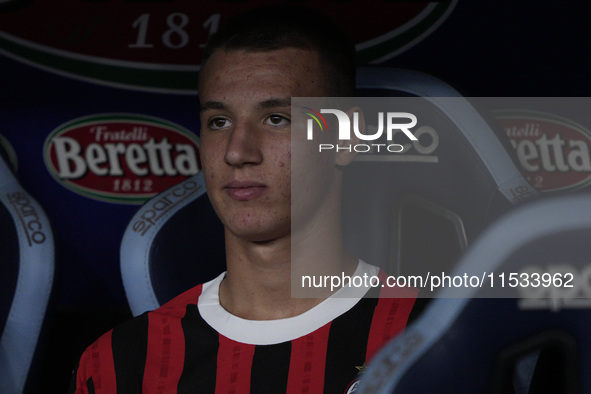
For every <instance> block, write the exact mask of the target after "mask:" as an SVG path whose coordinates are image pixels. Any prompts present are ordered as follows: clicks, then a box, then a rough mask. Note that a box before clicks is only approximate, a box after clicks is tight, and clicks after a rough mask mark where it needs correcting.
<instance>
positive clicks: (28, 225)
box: [7, 192, 47, 246]
mask: <svg viewBox="0 0 591 394" xmlns="http://www.w3.org/2000/svg"><path fill="white" fill-rule="evenodd" d="M7 197H8V202H9V203H10V204H11V205H12V206H13V208H14V210H15V212H16V213H17V215H18V217H19V218H20V221H21V223H22V226H23V230H24V231H25V234H26V235H27V243H28V244H29V246H32V245H33V244H38V245H39V244H42V243H44V242H45V240H46V239H47V236H46V235H45V229H44V228H43V223H42V222H41V219H40V218H39V214H38V213H37V211H36V210H35V206H34V205H33V204H31V200H30V198H29V197H28V196H27V195H26V194H25V193H20V192H16V193H11V194H8V195H7Z"/></svg>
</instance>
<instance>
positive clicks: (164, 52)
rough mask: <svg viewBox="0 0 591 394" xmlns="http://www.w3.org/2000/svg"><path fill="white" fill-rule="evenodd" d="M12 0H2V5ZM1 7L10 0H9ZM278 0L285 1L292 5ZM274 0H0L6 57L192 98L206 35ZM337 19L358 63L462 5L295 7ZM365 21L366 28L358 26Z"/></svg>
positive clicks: (350, 0) (375, 59) (360, 1)
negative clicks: (239, 15)
mask: <svg viewBox="0 0 591 394" xmlns="http://www.w3.org/2000/svg"><path fill="white" fill-rule="evenodd" d="M5 1H6V0H5ZM5 1H4V2H5ZM292 2H293V1H290V0H282V1H279V3H292ZM276 3H278V1H277V0H256V1H255V0H241V1H231V0H212V1H182V0H166V1H162V0H161V1H154V0H152V1H148V0H145V1H137V0H136V1H129V0H128V1H114V0H100V1H97V0H94V1H90V0H61V1H59V2H51V1H33V0H11V1H9V2H8V3H7V4H3V1H2V0H0V52H1V53H4V54H5V55H7V56H10V57H12V58H15V59H17V60H20V61H23V62H25V63H27V64H30V65H33V66H36V67H39V68H42V69H45V70H49V71H53V72H57V73H59V74H61V75H64V74H65V75H68V76H70V77H73V78H76V79H82V80H87V81H88V80H90V81H93V82H98V83H102V84H106V85H115V86H120V87H126V88H131V89H138V90H148V91H157V92H167V93H188V94H194V93H196V89H195V88H194V87H196V86H197V75H198V73H199V64H200V62H201V59H200V56H201V55H202V53H203V48H204V44H205V43H206V42H207V39H208V37H209V35H211V34H213V33H215V32H216V31H217V30H218V29H219V27H220V26H222V25H223V24H224V23H225V21H226V20H227V19H228V18H230V17H232V16H234V15H235V14H236V13H238V12H241V11H244V10H247V9H249V8H253V7H257V6H261V5H264V4H276ZM297 3H301V4H302V5H305V6H309V7H311V8H315V9H318V10H319V11H322V12H323V13H325V14H326V15H331V16H333V17H334V18H335V19H337V20H338V21H339V22H340V23H341V24H342V25H343V27H344V29H345V30H346V31H348V32H349V33H350V35H351V36H352V39H353V41H354V42H355V44H356V48H357V53H358V59H359V61H360V63H361V64H369V63H379V62H382V61H384V60H387V59H389V58H392V57H393V56H396V55H398V54H399V53H402V52H404V51H405V50H407V49H408V48H411V47H412V46H414V45H416V44H417V43H418V42H420V41H422V40H423V39H424V38H425V37H427V36H429V35H430V34H431V33H432V32H433V31H435V30H436V29H437V27H438V26H439V25H441V23H443V21H445V19H446V18H447V17H448V16H449V14H450V13H451V12H452V10H453V9H454V7H455V4H456V3H457V0H440V1H426V0H413V1H406V0H347V1H343V0H341V1H337V0H333V1H324V2H316V1H312V0H299V1H298V2H297ZM360 21H366V22H365V23H363V24H362V25H360Z"/></svg>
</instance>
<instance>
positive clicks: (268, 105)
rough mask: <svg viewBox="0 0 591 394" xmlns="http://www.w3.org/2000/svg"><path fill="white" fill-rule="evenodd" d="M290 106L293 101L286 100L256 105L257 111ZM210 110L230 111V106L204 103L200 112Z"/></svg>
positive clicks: (278, 99) (272, 100) (210, 102)
mask: <svg viewBox="0 0 591 394" xmlns="http://www.w3.org/2000/svg"><path fill="white" fill-rule="evenodd" d="M289 106H291V100H290V99H285V98H272V99H269V100H265V101H261V102H260V103H258V104H257V105H256V107H257V109H268V108H276V107H289ZM208 109H217V110H226V109H228V106H227V105H226V104H224V103H222V102H219V101H206V102H205V103H203V105H201V108H200V109H199V111H200V112H203V111H206V110H208Z"/></svg>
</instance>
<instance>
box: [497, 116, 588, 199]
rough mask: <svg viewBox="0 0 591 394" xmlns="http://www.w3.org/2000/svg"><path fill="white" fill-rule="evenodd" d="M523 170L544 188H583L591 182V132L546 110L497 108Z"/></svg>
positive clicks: (535, 183)
mask: <svg viewBox="0 0 591 394" xmlns="http://www.w3.org/2000/svg"><path fill="white" fill-rule="evenodd" d="M495 117H496V118H497V119H498V121H499V122H500V123H501V126H502V127H503V129H504V130H505V133H506V134H507V136H508V137H509V140H510V141H511V144H512V145H513V148H515V151H516V153H517V158H518V160H519V164H520V166H521V170H522V172H523V173H524V175H525V176H526V177H527V178H528V181H529V182H530V183H531V184H532V186H534V187H535V188H537V189H538V190H540V191H543V192H550V191H558V190H573V189H579V188H582V187H584V186H586V185H587V184H589V183H590V182H591V156H590V151H591V149H590V147H591V132H589V130H587V129H586V128H585V127H583V126H582V125H580V124H578V123H576V122H573V121H571V120H569V119H566V118H564V117H560V116H556V115H552V114H549V113H544V112H535V111H521V110H503V111H495Z"/></svg>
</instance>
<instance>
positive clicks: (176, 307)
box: [71, 262, 416, 394]
mask: <svg viewBox="0 0 591 394" xmlns="http://www.w3.org/2000/svg"><path fill="white" fill-rule="evenodd" d="M364 272H366V273H368V274H369V275H372V274H374V275H377V274H378V269H377V268H376V267H373V266H370V265H367V264H365V263H363V262H361V263H360V266H359V267H358V269H357V272H356V273H355V274H356V275H357V274H358V273H361V275H363V273H364ZM223 276H224V275H223V274H222V275H220V276H219V277H218V278H216V279H214V280H212V281H211V282H208V283H205V284H203V285H199V286H197V287H195V288H193V289H191V290H189V291H187V292H185V293H183V294H182V295H180V296H178V297H176V298H175V299H173V300H172V301H170V302H169V303H167V304H165V305H163V306H162V307H160V308H159V309H157V310H155V311H152V312H147V313H144V314H143V315H141V316H138V317H136V318H134V319H132V320H130V321H128V322H126V323H124V324H123V325H121V326H118V327H116V328H114V329H113V330H111V331H109V332H107V333H106V334H104V335H103V336H102V337H101V338H99V339H98V340H97V341H96V342H95V343H94V344H92V345H91V346H90V347H88V348H87V349H86V351H85V352H84V354H83V355H82V357H81V359H80V363H79V366H78V369H77V371H76V374H75V377H74V379H75V381H74V382H73V384H72V389H71V391H72V392H75V393H76V394H79V393H97V394H99V393H109V394H111V393H236V394H239V393H339V394H341V393H346V392H353V390H354V387H355V382H356V380H357V379H358V376H359V374H360V371H361V370H362V369H363V368H364V366H365V365H366V364H367V363H368V362H369V360H370V359H371V357H372V356H373V355H374V354H375V353H376V352H377V350H378V349H379V348H380V347H381V346H382V345H383V344H384V343H385V342H386V341H388V340H389V339H390V338H392V337H393V336H394V335H395V334H397V333H399V332H400V331H402V330H403V329H404V327H405V326H406V323H407V320H408V317H409V314H410V312H411V310H412V307H413V304H414V302H415V298H414V297H413V296H411V297H406V298H383V297H378V295H379V293H380V292H382V291H384V289H383V288H379V287H375V288H372V289H370V290H369V291H372V292H375V294H373V296H375V297H359V296H356V297H354V298H351V297H348V296H344V294H342V293H341V294H339V292H341V290H345V289H344V288H343V289H340V290H339V291H338V292H337V293H335V295H333V296H331V297H329V298H328V299H326V300H324V301H323V302H321V303H320V304H318V305H317V306H316V307H314V308H312V309H310V310H309V311H307V312H305V313H303V314H301V315H298V316H295V317H291V318H287V319H279V320H267V321H253V320H245V319H241V318H239V317H237V316H234V315H232V314H230V313H228V312H227V311H226V310H224V309H223V308H222V307H221V306H220V304H219V298H218V291H219V284H220V283H221V280H222V279H223ZM367 291H368V290H367V289H363V292H364V293H365V292H367ZM409 291H413V290H409ZM413 294H414V295H416V293H413ZM336 295H338V296H336ZM361 295H363V293H361Z"/></svg>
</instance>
